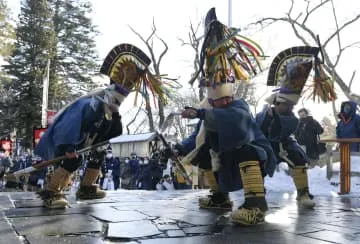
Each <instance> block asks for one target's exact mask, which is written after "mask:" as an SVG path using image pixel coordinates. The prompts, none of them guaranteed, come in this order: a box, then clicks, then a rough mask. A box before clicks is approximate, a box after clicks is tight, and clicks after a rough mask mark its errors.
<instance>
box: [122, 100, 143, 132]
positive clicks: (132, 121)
mask: <svg viewBox="0 0 360 244" xmlns="http://www.w3.org/2000/svg"><path fill="white" fill-rule="evenodd" d="M143 103H144V99H141V104H140V106H139V109H138V110H137V111H136V114H135V116H134V118H133V119H132V120H131V121H130V122H129V123H128V124H127V125H126V130H127V133H128V134H130V125H131V124H132V123H134V122H135V120H136V118H137V116H138V115H139V113H140V111H141V107H142V105H143Z"/></svg>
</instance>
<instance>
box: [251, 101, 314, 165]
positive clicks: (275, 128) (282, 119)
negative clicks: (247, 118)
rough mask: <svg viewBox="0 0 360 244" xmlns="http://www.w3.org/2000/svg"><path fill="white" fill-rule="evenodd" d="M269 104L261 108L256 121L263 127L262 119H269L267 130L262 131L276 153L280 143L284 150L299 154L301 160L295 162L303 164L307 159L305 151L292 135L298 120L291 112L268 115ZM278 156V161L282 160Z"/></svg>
mask: <svg viewBox="0 0 360 244" xmlns="http://www.w3.org/2000/svg"><path fill="white" fill-rule="evenodd" d="M269 108H270V107H269V106H268V105H266V106H264V108H263V110H262V111H261V112H259V113H258V114H257V115H256V123H257V124H258V126H259V127H260V128H262V129H263V127H262V126H263V123H264V121H266V120H268V119H270V123H269V125H268V126H266V127H267V131H263V132H264V134H266V135H267V139H268V140H269V141H270V143H271V145H272V147H273V150H274V151H275V152H276V154H278V152H279V150H280V149H279V145H280V143H282V144H283V147H284V149H285V150H286V151H288V152H289V151H292V152H296V153H299V154H300V157H301V158H302V160H303V162H296V163H297V164H305V163H306V162H308V161H309V159H308V157H307V155H306V153H305V151H304V150H303V149H302V148H301V147H300V145H299V144H298V143H297V142H296V140H295V139H294V138H293V137H292V135H293V134H294V133H295V131H296V129H297V126H298V123H299V120H298V119H297V118H296V117H295V115H294V113H293V112H291V113H289V114H288V115H281V114H278V113H276V114H275V116H274V117H271V116H269V114H268V110H269ZM277 157H278V163H280V162H282V161H284V160H283V159H281V158H279V155H277Z"/></svg>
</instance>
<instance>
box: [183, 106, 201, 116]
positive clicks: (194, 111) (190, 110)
mask: <svg viewBox="0 0 360 244" xmlns="http://www.w3.org/2000/svg"><path fill="white" fill-rule="evenodd" d="M181 116H182V117H183V118H187V119H195V118H197V117H198V111H197V109H195V108H193V107H185V110H184V111H182V112H181Z"/></svg>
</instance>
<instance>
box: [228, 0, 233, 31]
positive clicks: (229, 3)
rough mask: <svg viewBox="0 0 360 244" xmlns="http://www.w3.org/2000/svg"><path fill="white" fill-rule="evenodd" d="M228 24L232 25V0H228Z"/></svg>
mask: <svg viewBox="0 0 360 244" xmlns="http://www.w3.org/2000/svg"><path fill="white" fill-rule="evenodd" d="M228 26H229V27H231V26H232V0H229V1H228Z"/></svg>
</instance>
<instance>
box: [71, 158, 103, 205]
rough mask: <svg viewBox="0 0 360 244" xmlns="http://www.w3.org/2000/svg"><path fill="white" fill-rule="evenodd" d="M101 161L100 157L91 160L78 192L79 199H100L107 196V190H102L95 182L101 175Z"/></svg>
mask: <svg viewBox="0 0 360 244" xmlns="http://www.w3.org/2000/svg"><path fill="white" fill-rule="evenodd" d="M101 163H102V161H101V160H98V159H93V160H90V161H89V163H88V165H87V168H86V171H85V175H84V178H83V179H82V181H81V183H80V187H79V190H78V191H77V193H76V196H77V197H78V198H79V199H83V200H90V199H100V198H104V197H105V196H106V193H105V191H103V190H101V189H100V187H99V186H98V185H96V184H95V183H96V180H97V178H98V177H99V175H100V166H101Z"/></svg>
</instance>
